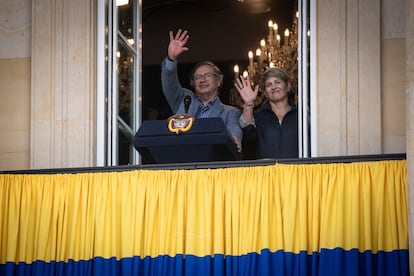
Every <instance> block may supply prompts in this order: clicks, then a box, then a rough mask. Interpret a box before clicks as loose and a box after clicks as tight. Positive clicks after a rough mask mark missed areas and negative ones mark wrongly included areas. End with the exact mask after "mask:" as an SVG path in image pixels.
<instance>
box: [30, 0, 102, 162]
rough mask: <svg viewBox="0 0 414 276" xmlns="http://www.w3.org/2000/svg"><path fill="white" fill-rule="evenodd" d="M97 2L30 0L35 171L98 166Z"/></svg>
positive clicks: (31, 146)
mask: <svg viewBox="0 0 414 276" xmlns="http://www.w3.org/2000/svg"><path fill="white" fill-rule="evenodd" d="M95 2H96V1H93V0H87V1H84V0H73V1H65V0H39V1H32V66H31V78H32V80H31V134H30V139H31V141H30V167H31V168H32V169H40V168H62V167H86V166H92V165H94V140H95V139H94V125H95V124H94V121H95V62H96V61H95V60H96V57H95V52H96V46H95V36H96V35H95V30H96V23H95V20H96V16H95V14H96V8H95V6H94V5H95Z"/></svg>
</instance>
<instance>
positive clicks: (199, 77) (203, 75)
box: [193, 72, 219, 82]
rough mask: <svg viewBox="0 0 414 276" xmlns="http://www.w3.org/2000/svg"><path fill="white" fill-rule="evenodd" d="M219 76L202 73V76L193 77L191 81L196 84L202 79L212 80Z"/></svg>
mask: <svg viewBox="0 0 414 276" xmlns="http://www.w3.org/2000/svg"><path fill="white" fill-rule="evenodd" d="M218 76H219V75H218V74H216V73H210V72H208V73H204V74H202V75H194V77H193V79H194V81H196V82H199V81H201V80H202V79H205V80H206V79H210V80H211V79H213V78H217V77H218Z"/></svg>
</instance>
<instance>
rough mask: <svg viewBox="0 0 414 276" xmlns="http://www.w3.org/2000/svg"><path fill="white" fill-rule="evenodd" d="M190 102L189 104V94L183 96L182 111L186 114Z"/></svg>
mask: <svg viewBox="0 0 414 276" xmlns="http://www.w3.org/2000/svg"><path fill="white" fill-rule="evenodd" d="M190 104H191V96H188V95H187V96H185V97H184V113H185V114H187V113H188V109H189V108H190Z"/></svg>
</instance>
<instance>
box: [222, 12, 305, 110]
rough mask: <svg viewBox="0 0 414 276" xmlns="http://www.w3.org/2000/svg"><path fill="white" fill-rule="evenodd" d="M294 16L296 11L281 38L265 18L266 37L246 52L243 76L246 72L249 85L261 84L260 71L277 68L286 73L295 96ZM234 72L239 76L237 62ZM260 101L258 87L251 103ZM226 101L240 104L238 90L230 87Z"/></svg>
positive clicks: (241, 103) (296, 19)
mask: <svg viewBox="0 0 414 276" xmlns="http://www.w3.org/2000/svg"><path fill="white" fill-rule="evenodd" d="M298 17H299V12H296V13H295V15H294V17H293V23H292V26H291V28H290V29H289V28H286V29H285V30H284V32H283V38H282V37H281V36H280V34H279V27H278V24H277V23H276V22H274V21H272V20H269V22H268V35H267V39H264V38H263V39H262V40H260V46H259V47H258V48H257V49H256V53H255V55H254V54H253V51H249V53H248V58H249V65H248V66H247V70H245V71H244V72H243V76H244V77H246V76H247V75H249V77H250V80H251V82H252V83H253V85H256V84H259V85H260V84H261V81H262V78H263V73H264V72H265V71H266V70H267V69H268V68H272V67H279V68H282V69H283V70H284V71H285V72H286V73H287V74H288V76H289V79H290V81H291V84H292V92H293V93H294V94H295V98H296V94H297V83H298ZM234 74H235V78H238V76H239V75H240V68H239V66H238V65H237V64H236V65H235V66H234ZM263 100H264V95H263V91H261V89H259V93H258V96H257V99H256V102H255V106H258V105H260V104H261V103H262V102H263ZM230 103H231V104H232V105H234V106H237V107H241V106H242V105H243V102H242V100H241V98H240V95H239V93H238V92H237V91H236V90H235V89H234V88H232V89H231V91H230Z"/></svg>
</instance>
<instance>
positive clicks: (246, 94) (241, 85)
mask: <svg viewBox="0 0 414 276" xmlns="http://www.w3.org/2000/svg"><path fill="white" fill-rule="evenodd" d="M234 87H235V88H236V89H237V91H238V92H239V94H240V96H241V97H242V99H243V102H244V104H246V105H253V104H254V100H256V98H257V93H258V92H259V85H256V86H255V87H254V89H253V87H252V85H251V82H250V78H249V76H248V75H247V77H246V78H244V77H243V76H240V77H239V78H238V79H236V82H235V83H234Z"/></svg>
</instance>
